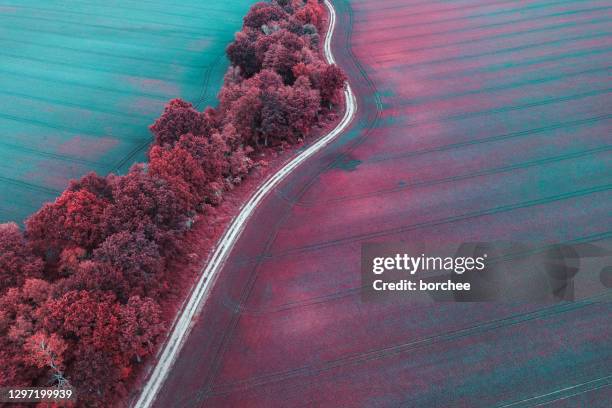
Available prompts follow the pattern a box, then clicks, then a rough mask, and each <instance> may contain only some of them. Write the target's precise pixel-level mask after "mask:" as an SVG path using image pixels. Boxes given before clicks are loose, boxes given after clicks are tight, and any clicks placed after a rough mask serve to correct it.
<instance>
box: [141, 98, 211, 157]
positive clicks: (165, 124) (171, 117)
mask: <svg viewBox="0 0 612 408" xmlns="http://www.w3.org/2000/svg"><path fill="white" fill-rule="evenodd" d="M213 126H214V122H213V118H212V115H211V114H210V111H209V112H208V114H203V113H200V112H198V111H197V110H195V108H194V107H193V105H192V104H190V103H188V102H185V101H183V100H181V99H173V100H171V101H170V102H168V104H167V105H166V107H165V108H164V113H162V115H161V116H160V117H159V118H158V119H157V120H156V121H155V123H154V124H152V125H151V126H150V129H151V132H152V133H153V135H154V136H155V144H156V145H159V146H164V145H173V144H174V143H175V142H176V141H177V140H178V139H179V138H180V137H181V136H182V135H184V134H185V133H193V134H196V135H204V134H207V133H208V132H209V131H210V129H211V128H212V127H213Z"/></svg>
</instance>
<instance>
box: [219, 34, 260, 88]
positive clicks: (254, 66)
mask: <svg viewBox="0 0 612 408" xmlns="http://www.w3.org/2000/svg"><path fill="white" fill-rule="evenodd" d="M257 37H258V36H257V33H255V32H247V33H245V32H242V31H241V32H238V33H236V36H235V38H234V42H232V43H231V44H230V45H228V47H227V57H228V58H229V60H230V62H231V63H232V65H234V66H236V67H239V68H240V72H241V73H242V75H244V76H245V77H246V78H249V77H251V76H252V75H253V74H255V73H256V72H257V71H259V70H260V69H261V62H262V60H263V56H261V57H258V56H257V48H256V45H255V41H256V39H257Z"/></svg>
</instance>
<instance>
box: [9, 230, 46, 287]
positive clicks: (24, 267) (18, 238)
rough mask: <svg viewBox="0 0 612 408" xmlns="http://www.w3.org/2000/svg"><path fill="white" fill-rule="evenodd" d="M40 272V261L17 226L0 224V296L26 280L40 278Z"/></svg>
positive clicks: (41, 263)
mask: <svg viewBox="0 0 612 408" xmlns="http://www.w3.org/2000/svg"><path fill="white" fill-rule="evenodd" d="M42 270H43V262H42V259H40V258H39V257H37V256H35V255H34V253H33V252H32V250H31V248H30V246H29V243H28V242H27V241H26V240H25V239H24V237H23V234H22V233H21V231H20V230H19V227H18V226H17V224H15V223H9V224H0V295H1V294H2V293H3V292H4V291H5V290H6V289H8V288H10V287H14V286H21V285H23V282H24V281H25V280H26V279H27V278H38V277H41V275H42Z"/></svg>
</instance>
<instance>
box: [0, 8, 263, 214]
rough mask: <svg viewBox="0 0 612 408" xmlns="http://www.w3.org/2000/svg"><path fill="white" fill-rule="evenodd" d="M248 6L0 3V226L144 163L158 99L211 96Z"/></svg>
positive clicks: (197, 100)
mask: <svg viewBox="0 0 612 408" xmlns="http://www.w3.org/2000/svg"><path fill="white" fill-rule="evenodd" d="M252 3H253V1H251V0H227V1H224V2H223V3H222V4H221V3H218V2H213V1H196V0H187V1H181V2H177V1H161V0H158V1H149V0H146V1H135V0H124V1H116V0H111V1H107V2H95V1H74V0H61V1H48V2H42V1H39V0H19V1H16V0H13V1H11V0H0V27H2V29H0V106H2V109H1V110H0V129H1V132H2V134H1V137H0V222H5V221H9V220H14V221H19V222H20V221H22V220H23V219H24V218H25V217H27V216H28V215H29V214H31V213H32V212H34V211H36V209H38V208H39V207H40V205H41V204H42V203H43V202H45V201H49V200H53V199H54V198H55V197H56V196H57V195H58V194H59V193H60V192H61V191H62V190H63V188H64V187H65V186H66V184H67V181H68V180H69V179H71V178H76V177H79V176H81V175H83V174H85V173H86V172H88V171H91V170H94V171H96V172H98V173H100V174H106V173H109V172H117V171H119V172H123V171H125V170H126V169H127V168H129V166H130V165H131V164H132V163H134V162H136V161H140V160H142V159H143V158H144V153H145V152H146V147H147V145H148V143H149V142H150V134H149V132H148V130H147V126H148V125H149V124H150V123H152V121H153V120H154V119H155V118H156V117H157V116H158V115H159V113H160V112H161V110H162V108H163V105H164V103H165V102H166V101H167V100H168V99H171V98H174V97H179V96H180V97H181V98H184V99H186V100H188V101H191V102H193V103H194V104H197V105H198V106H199V107H204V106H206V105H208V104H214V103H215V95H216V93H217V91H218V88H219V86H220V85H221V82H222V76H223V73H224V71H225V68H226V66H227V60H226V58H225V56H224V50H225V47H226V45H227V44H228V43H229V41H231V39H232V38H233V33H234V32H235V31H237V30H238V29H239V28H240V25H241V19H242V16H243V15H244V14H245V13H246V11H247V9H248V7H249V5H250V4H252Z"/></svg>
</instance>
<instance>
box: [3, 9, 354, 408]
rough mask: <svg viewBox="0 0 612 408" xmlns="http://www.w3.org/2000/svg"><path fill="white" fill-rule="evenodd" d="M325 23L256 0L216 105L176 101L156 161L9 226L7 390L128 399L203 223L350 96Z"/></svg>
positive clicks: (160, 123) (79, 187) (88, 402)
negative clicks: (196, 227)
mask: <svg viewBox="0 0 612 408" xmlns="http://www.w3.org/2000/svg"><path fill="white" fill-rule="evenodd" d="M324 18H325V10H324V7H323V5H322V4H320V2H318V1H317V0H308V1H306V2H304V1H302V0H292V1H289V0H276V1H273V2H270V3H267V2H261V3H257V4H255V5H253V6H252V7H251V9H250V11H249V12H248V14H247V15H246V16H245V17H244V24H243V27H242V30H241V31H240V32H238V33H236V36H235V40H234V41H233V42H232V43H231V44H230V45H229V46H228V48H227V56H228V58H229V60H230V62H231V66H230V68H229V69H228V71H227V73H226V75H225V78H224V83H223V87H222V89H221V91H220V93H219V95H218V99H219V104H218V106H217V107H216V108H212V107H208V108H206V109H205V110H204V111H203V112H200V111H198V110H197V109H195V108H194V106H193V105H191V104H190V103H188V102H185V101H183V100H180V99H174V100H172V101H170V102H169V103H168V104H167V105H166V106H165V108H164V111H163V113H162V115H161V116H160V117H159V118H158V119H157V120H156V121H155V123H154V124H153V125H151V126H150V130H151V132H152V135H153V138H154V140H153V142H152V144H151V146H150V149H149V151H148V162H146V163H139V164H136V165H134V166H133V167H132V168H131V169H130V170H129V172H128V173H127V174H125V175H116V174H110V175H107V176H104V177H103V176H99V175H96V174H94V173H90V174H87V175H86V176H84V177H82V178H81V179H80V180H75V181H72V182H71V183H70V185H69V186H68V188H67V189H66V190H65V191H64V192H63V193H62V194H61V195H60V196H59V197H58V198H57V199H56V200H55V201H54V202H51V203H47V204H45V205H44V206H43V207H42V208H41V209H40V210H39V211H37V212H36V213H35V214H33V215H32V216H31V217H29V218H28V219H27V220H26V222H25V230H24V231H22V230H21V229H20V228H19V227H18V226H17V225H16V224H14V223H8V224H2V225H0V361H1V362H2V363H1V364H0V385H3V386H8V385H10V386H30V385H37V386H51V385H60V386H61V385H65V384H70V385H71V386H73V387H76V388H77V390H78V393H79V401H80V404H82V405H84V406H108V405H110V403H109V402H111V401H115V400H116V399H117V398H122V397H124V396H125V395H126V394H127V392H128V387H129V385H130V382H131V381H133V379H134V373H135V371H136V370H138V368H139V367H140V366H141V364H142V361H143V359H144V358H146V357H147V356H149V355H151V354H152V353H153V352H154V351H155V349H156V346H157V344H158V342H159V340H160V339H161V338H162V336H163V334H164V333H165V330H166V327H167V326H166V324H167V323H168V322H166V321H164V317H163V315H162V313H161V310H160V306H159V305H160V300H163V299H166V297H167V296H168V293H169V289H170V287H171V286H170V285H172V281H173V279H176V277H177V276H180V275H179V274H180V271H176V270H172V268H170V265H171V264H172V262H173V260H176V259H177V258H180V257H183V256H185V253H184V245H183V244H184V239H185V234H186V232H187V231H189V230H190V228H191V226H192V224H193V222H194V220H196V219H197V220H201V222H206V210H207V208H209V207H214V206H218V205H219V204H220V203H221V202H222V200H223V196H224V194H225V193H226V192H228V191H229V190H231V189H232V188H233V187H234V186H235V185H237V184H239V183H241V181H242V180H243V179H244V178H245V177H247V176H248V175H249V172H250V171H251V169H252V168H253V167H254V166H256V165H257V163H256V155H257V154H258V153H261V152H262V151H265V150H266V149H276V148H279V147H280V148H282V147H284V146H290V145H292V144H295V143H298V142H300V141H302V140H304V138H306V137H307V136H308V135H309V132H310V131H311V130H312V128H313V127H314V126H316V125H317V124H320V123H321V122H322V121H323V120H324V119H325V118H326V116H327V115H328V114H329V113H330V112H333V110H334V108H335V106H336V105H337V104H338V103H339V102H340V101H341V98H342V88H343V85H344V82H345V75H344V73H343V72H342V70H340V69H339V68H338V67H336V66H335V65H328V64H327V63H326V62H325V61H324V60H323V59H322V57H321V52H320V44H319V42H320V35H321V32H322V29H323V22H324Z"/></svg>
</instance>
